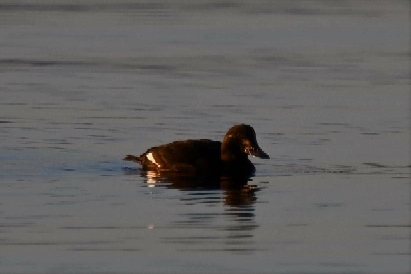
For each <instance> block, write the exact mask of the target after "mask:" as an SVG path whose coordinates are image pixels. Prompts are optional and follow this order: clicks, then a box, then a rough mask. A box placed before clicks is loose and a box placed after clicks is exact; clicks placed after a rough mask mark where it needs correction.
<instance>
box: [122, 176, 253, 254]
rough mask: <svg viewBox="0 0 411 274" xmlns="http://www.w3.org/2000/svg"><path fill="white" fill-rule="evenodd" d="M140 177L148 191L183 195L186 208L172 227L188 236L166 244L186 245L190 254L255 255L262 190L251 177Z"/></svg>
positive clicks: (179, 213)
mask: <svg viewBox="0 0 411 274" xmlns="http://www.w3.org/2000/svg"><path fill="white" fill-rule="evenodd" d="M128 173H130V172H128ZM134 174H136V173H134ZM137 174H139V175H140V176H142V177H143V178H144V181H145V182H146V183H147V186H148V187H156V188H157V187H161V188H166V189H178V190H179V191H181V192H182V193H183V195H181V196H180V198H179V204H180V205H181V202H183V205H184V206H183V207H181V210H180V211H178V212H176V217H175V219H174V220H172V221H171V224H170V225H171V227H172V228H178V229H184V231H185V233H184V235H180V236H178V237H177V236H175V235H174V236H173V235H167V236H165V237H163V239H162V240H163V241H164V242H166V243H173V244H183V245H184V247H183V248H182V249H180V250H188V251H230V252H240V253H244V252H246V253H249V252H252V251H255V247H256V244H255V243H254V241H253V237H254V230H255V229H256V228H257V227H258V225H257V224H256V222H255V202H256V200H257V198H256V194H257V192H258V191H259V189H260V188H258V187H256V186H255V185H252V184H250V182H251V179H252V177H251V176H237V177H226V176H225V177H221V176H214V177H212V176H208V177H196V176H185V175H181V174H170V173H168V174H166V175H165V174H158V173H156V172H144V171H142V172H140V171H139V172H138V173H137ZM185 205H190V206H189V207H186V206H185ZM219 205H224V206H223V207H221V206H219ZM192 206H195V207H192Z"/></svg>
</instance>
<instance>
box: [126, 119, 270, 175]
mask: <svg viewBox="0 0 411 274" xmlns="http://www.w3.org/2000/svg"><path fill="white" fill-rule="evenodd" d="M248 155H251V156H254V157H259V158H261V159H269V158H270V157H269V156H268V155H267V154H266V153H265V152H264V151H263V150H262V149H261V148H260V147H259V145H258V143H257V139H256V135H255V131H254V129H253V128H252V127H251V126H249V125H244V124H240V125H235V126H233V127H232V128H230V129H229V130H228V132H227V133H226V135H225V137H224V139H223V142H220V141H213V140H208V139H198V140H185V141H175V142H172V143H169V144H164V145H160V146H156V147H152V148H150V149H148V150H147V151H146V152H144V153H143V154H141V155H140V156H138V157H137V156H134V155H127V156H126V157H125V158H124V160H126V161H133V162H136V163H139V164H140V165H141V166H142V169H143V170H144V171H155V172H178V173H189V174H221V175H234V174H253V173H254V172H255V167H254V165H253V163H252V162H251V161H250V160H249V159H248Z"/></svg>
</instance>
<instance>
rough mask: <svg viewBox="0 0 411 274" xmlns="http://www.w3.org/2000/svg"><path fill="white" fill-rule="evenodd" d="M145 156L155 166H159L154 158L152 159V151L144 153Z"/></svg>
mask: <svg viewBox="0 0 411 274" xmlns="http://www.w3.org/2000/svg"><path fill="white" fill-rule="evenodd" d="M146 157H147V159H148V160H149V161H150V162H152V163H153V164H155V165H156V166H158V167H160V164H159V163H157V162H156V160H154V157H153V153H151V152H150V153H149V154H147V155H146Z"/></svg>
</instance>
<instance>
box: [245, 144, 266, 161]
mask: <svg viewBox="0 0 411 274" xmlns="http://www.w3.org/2000/svg"><path fill="white" fill-rule="evenodd" d="M245 152H246V153H247V154H248V155H251V156H254V157H258V158H261V159H270V156H268V154H267V153H265V152H264V151H263V150H262V149H261V148H259V147H257V148H254V147H251V148H246V150H245Z"/></svg>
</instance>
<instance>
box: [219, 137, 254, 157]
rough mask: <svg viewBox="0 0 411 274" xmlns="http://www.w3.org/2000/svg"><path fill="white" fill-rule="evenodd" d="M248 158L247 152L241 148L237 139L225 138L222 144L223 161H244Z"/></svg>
mask: <svg viewBox="0 0 411 274" xmlns="http://www.w3.org/2000/svg"><path fill="white" fill-rule="evenodd" d="M244 159H248V156H247V154H245V153H244V152H242V151H241V150H240V146H239V144H238V142H237V141H236V140H235V139H230V138H227V139H224V141H223V144H222V145H221V160H222V161H242V160H244Z"/></svg>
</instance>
